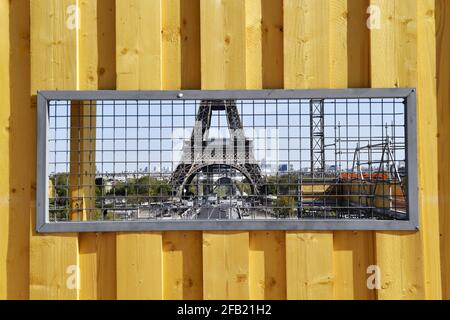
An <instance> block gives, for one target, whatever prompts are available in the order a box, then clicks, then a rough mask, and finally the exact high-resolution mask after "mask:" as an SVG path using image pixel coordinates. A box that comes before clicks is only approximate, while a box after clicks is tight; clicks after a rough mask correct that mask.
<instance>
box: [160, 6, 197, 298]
mask: <svg viewBox="0 0 450 320" xmlns="http://www.w3.org/2000/svg"><path fill="white" fill-rule="evenodd" d="M162 12H163V14H162V16H163V22H162V24H163V32H162V50H163V57H162V70H163V73H162V75H163V89H188V88H190V89H199V88H200V1H199V0H195V1H186V0H171V1H164V2H163V8H162ZM163 251H164V252H163V266H164V269H163V273H164V299H180V300H183V299H201V298H202V297H203V278H202V233H201V232H164V233H163Z"/></svg>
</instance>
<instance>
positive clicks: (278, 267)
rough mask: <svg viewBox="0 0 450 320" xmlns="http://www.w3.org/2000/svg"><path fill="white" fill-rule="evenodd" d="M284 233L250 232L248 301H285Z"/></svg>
mask: <svg viewBox="0 0 450 320" xmlns="http://www.w3.org/2000/svg"><path fill="white" fill-rule="evenodd" d="M285 264H286V240H285V233H284V231H252V232H250V267H249V273H250V299H252V300H254V299H256V300H272V299H276V300H283V299H286V266H285Z"/></svg>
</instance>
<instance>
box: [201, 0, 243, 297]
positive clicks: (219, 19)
mask: <svg viewBox="0 0 450 320" xmlns="http://www.w3.org/2000/svg"><path fill="white" fill-rule="evenodd" d="M245 13H246V11H245V2H244V1H242V0H226V1H208V0H201V2H200V30H201V59H202V60H201V68H202V69H201V70H202V76H201V78H202V89H244V88H245V87H246V85H247V82H246V81H247V80H246V20H245ZM248 273H249V233H248V232H203V297H204V298H205V299H248V298H249V274H248Z"/></svg>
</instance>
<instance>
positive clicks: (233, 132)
mask: <svg viewBox="0 0 450 320" xmlns="http://www.w3.org/2000/svg"><path fill="white" fill-rule="evenodd" d="M219 111H225V113H226V118H227V124H228V130H229V137H230V138H229V139H209V129H210V127H211V117H212V114H213V112H219ZM220 168H228V169H229V170H236V171H238V172H240V173H241V174H242V175H243V176H244V177H245V178H246V180H247V181H248V183H249V184H250V186H251V188H252V192H253V194H254V195H260V194H262V193H264V186H265V180H264V178H263V176H262V174H261V168H260V167H259V164H258V163H257V161H256V159H255V156H254V149H253V141H251V140H249V139H248V138H247V137H246V136H245V133H244V129H243V126H242V122H241V118H240V116H239V112H238V109H237V106H236V101H234V100H202V101H201V103H200V106H199V110H198V112H197V115H196V119H195V125H194V128H193V130H192V134H191V138H190V139H189V140H186V141H185V142H184V145H183V150H182V156H181V161H180V163H179V164H178V166H177V168H176V169H175V171H174V172H173V174H172V177H171V183H172V186H173V188H174V193H175V194H176V195H177V196H179V197H182V196H183V193H184V190H185V187H187V186H189V185H190V184H191V182H192V180H193V179H194V177H195V176H196V175H197V174H199V173H200V172H202V173H206V174H211V173H214V172H217V171H220Z"/></svg>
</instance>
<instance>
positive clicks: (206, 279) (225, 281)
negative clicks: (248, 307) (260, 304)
mask: <svg viewBox="0 0 450 320" xmlns="http://www.w3.org/2000/svg"><path fill="white" fill-rule="evenodd" d="M248 244H249V233H248V232H225V231H217V232H212V231H211V232H203V298H204V299H206V300H211V299H219V300H222V299H223V300H227V299H248V297H249V265H248V261H249V250H248Z"/></svg>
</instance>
